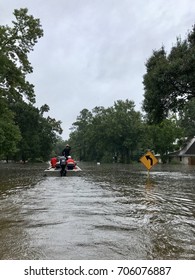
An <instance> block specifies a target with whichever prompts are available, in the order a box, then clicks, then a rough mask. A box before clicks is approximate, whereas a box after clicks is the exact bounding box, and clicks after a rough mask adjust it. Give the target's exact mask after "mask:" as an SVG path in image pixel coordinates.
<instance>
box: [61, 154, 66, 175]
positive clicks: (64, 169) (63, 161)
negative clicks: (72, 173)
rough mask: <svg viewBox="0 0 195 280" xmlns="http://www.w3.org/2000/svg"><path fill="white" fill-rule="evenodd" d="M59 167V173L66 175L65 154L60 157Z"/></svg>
mask: <svg viewBox="0 0 195 280" xmlns="http://www.w3.org/2000/svg"><path fill="white" fill-rule="evenodd" d="M60 167H61V170H60V175H61V176H66V158H65V156H61V157H60Z"/></svg>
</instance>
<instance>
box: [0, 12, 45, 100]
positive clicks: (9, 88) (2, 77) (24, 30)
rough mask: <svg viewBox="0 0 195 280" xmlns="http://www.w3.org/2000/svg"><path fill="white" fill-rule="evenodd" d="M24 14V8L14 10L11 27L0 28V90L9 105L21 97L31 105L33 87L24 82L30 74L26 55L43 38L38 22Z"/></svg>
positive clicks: (31, 69)
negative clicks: (13, 19) (14, 19)
mask: <svg viewBox="0 0 195 280" xmlns="http://www.w3.org/2000/svg"><path fill="white" fill-rule="evenodd" d="M27 13H28V10H27V9H20V10H14V16H15V18H16V21H12V23H13V28H10V27H8V26H0V63H1V70H0V91H1V95H2V96H4V97H5V98H6V99H7V100H8V101H9V103H14V102H16V101H20V100H21V99H22V98H23V97H25V98H27V99H28V100H29V101H30V102H32V103H34V102H35V94H34V86H33V85H32V84H30V83H29V82H28V81H27V80H26V75H27V74H29V73H32V71H33V68H32V66H31V64H30V62H29V60H28V53H29V52H30V51H32V50H33V47H34V45H35V44H36V43H37V40H38V38H40V37H42V36H43V30H42V28H41V25H40V21H39V19H34V18H33V16H31V15H28V14H27Z"/></svg>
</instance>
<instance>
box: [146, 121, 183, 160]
mask: <svg viewBox="0 0 195 280" xmlns="http://www.w3.org/2000/svg"><path fill="white" fill-rule="evenodd" d="M149 129H150V137H151V139H152V143H151V146H150V147H152V149H153V150H154V151H155V152H156V153H159V154H160V157H161V160H162V162H163V163H166V161H167V158H168V153H169V152H172V151H174V150H175V149H176V144H174V143H175V141H176V140H177V139H180V138H181V137H183V130H182V129H181V128H180V127H179V126H178V122H177V121H176V119H175V118H171V119H165V120H163V121H162V122H161V123H159V124H158V125H150V126H149Z"/></svg>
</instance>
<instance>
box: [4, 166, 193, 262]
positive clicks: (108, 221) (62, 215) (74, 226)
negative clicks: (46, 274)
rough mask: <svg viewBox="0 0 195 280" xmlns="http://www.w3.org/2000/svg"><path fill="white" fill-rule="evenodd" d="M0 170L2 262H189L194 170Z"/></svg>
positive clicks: (121, 167) (139, 167) (122, 168)
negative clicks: (61, 173)
mask: <svg viewBox="0 0 195 280" xmlns="http://www.w3.org/2000/svg"><path fill="white" fill-rule="evenodd" d="M81 167H82V169H83V172H82V176H80V177H77V176H75V177H63V178H61V177H56V178H55V177H44V176H43V172H42V171H43V170H44V168H45V167H44V166H43V165H33V166H30V165H26V166H19V165H18V166H17V165H9V167H7V166H6V167H5V165H4V166H1V167H0V210H1V212H0V246H1V250H0V259H148V260H149V259H194V258H195V241H194V240H195V239H194V237H195V208H194V203H195V187H194V185H195V184H194V182H195V169H194V167H193V166H191V167H190V166H179V165H175V166H163V165H158V166H155V168H154V169H153V170H152V171H151V172H150V176H149V177H148V176H147V172H146V171H145V169H144V168H143V167H142V166H141V165H135V166H132V165H119V164H112V165H100V166H96V165H95V164H93V165H92V164H88V165H87V164H82V165H81Z"/></svg>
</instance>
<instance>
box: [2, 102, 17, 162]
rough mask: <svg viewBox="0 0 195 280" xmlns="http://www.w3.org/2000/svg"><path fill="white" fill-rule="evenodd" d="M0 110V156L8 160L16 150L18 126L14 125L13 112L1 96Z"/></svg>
mask: <svg viewBox="0 0 195 280" xmlns="http://www.w3.org/2000/svg"><path fill="white" fill-rule="evenodd" d="M0 112H1V117H0V158H5V159H6V160H7V161H8V159H9V156H10V155H13V154H15V153H16V152H17V144H18V143H19V141H20V140H21V134H20V130H19V127H18V126H17V125H15V122H14V114H13V113H12V112H11V111H10V110H9V109H8V107H7V105H6V102H5V100H3V99H2V98H0Z"/></svg>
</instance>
